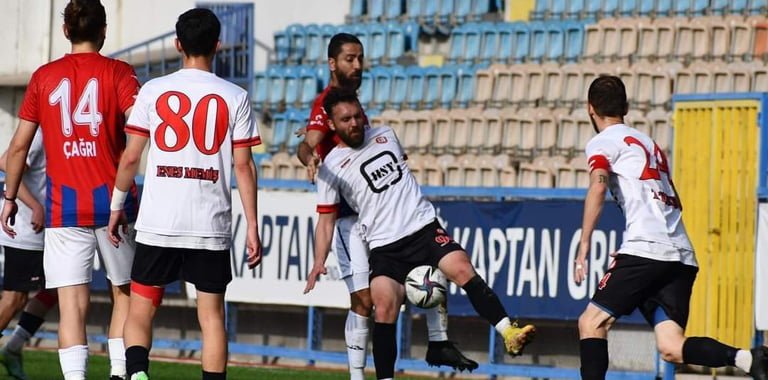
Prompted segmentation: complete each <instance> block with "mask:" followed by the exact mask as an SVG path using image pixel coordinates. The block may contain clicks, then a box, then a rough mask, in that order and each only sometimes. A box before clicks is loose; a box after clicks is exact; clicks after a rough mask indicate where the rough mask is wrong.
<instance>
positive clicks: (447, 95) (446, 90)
mask: <svg viewBox="0 0 768 380" xmlns="http://www.w3.org/2000/svg"><path fill="white" fill-rule="evenodd" d="M456 71H457V70H456V68H455V67H451V66H448V67H443V68H442V69H441V70H440V106H441V107H443V108H450V107H451V104H452V103H453V100H454V99H455V98H456ZM428 78H429V76H428ZM427 83H429V79H427Z"/></svg>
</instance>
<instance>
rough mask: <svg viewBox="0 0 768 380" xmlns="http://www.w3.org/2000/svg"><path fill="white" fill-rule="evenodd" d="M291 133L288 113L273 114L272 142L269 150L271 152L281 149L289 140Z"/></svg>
mask: <svg viewBox="0 0 768 380" xmlns="http://www.w3.org/2000/svg"><path fill="white" fill-rule="evenodd" d="M289 133H290V130H289V126H288V115H287V113H276V114H273V115H272V143H271V144H269V148H267V150H268V151H269V152H271V153H274V152H277V151H280V149H282V148H283V146H285V144H286V142H287V141H288V134H289Z"/></svg>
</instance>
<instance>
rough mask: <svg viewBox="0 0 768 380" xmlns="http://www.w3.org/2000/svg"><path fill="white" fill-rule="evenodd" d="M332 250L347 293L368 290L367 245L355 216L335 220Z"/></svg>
mask: <svg viewBox="0 0 768 380" xmlns="http://www.w3.org/2000/svg"><path fill="white" fill-rule="evenodd" d="M332 249H333V251H334V252H335V253H336V260H338V262H339V270H340V271H341V278H343V279H344V282H345V283H346V284H347V289H349V292H350V293H354V292H357V291H359V290H363V289H368V284H369V278H368V275H369V273H370V267H369V266H368V244H366V243H365V242H364V241H363V238H362V236H360V231H359V230H358V226H357V216H356V215H353V216H346V217H343V218H339V219H337V220H336V227H335V231H334V233H333V247H332Z"/></svg>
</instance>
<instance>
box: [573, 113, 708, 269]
mask: <svg viewBox="0 0 768 380" xmlns="http://www.w3.org/2000/svg"><path fill="white" fill-rule="evenodd" d="M586 154H587V158H588V160H589V166H590V171H592V170H595V169H598V168H600V169H606V170H607V171H608V172H609V173H610V178H609V181H608V187H609V188H610V190H611V193H612V194H613V197H614V198H615V199H616V201H617V202H618V204H619V206H620V207H621V209H622V211H623V212H624V216H625V218H626V231H625V232H624V242H623V243H622V245H621V248H619V250H618V252H619V253H625V254H629V255H635V256H640V257H645V258H649V259H654V260H661V261H680V262H682V263H683V264H686V265H693V266H696V265H697V263H696V257H695V254H694V251H693V247H692V245H691V242H690V240H689V239H688V234H687V233H686V231H685V226H684V225H683V217H682V204H681V202H680V199H679V198H678V195H677V192H676V191H675V187H674V185H673V183H672V178H671V176H670V170H669V163H668V161H667V158H666V155H665V154H664V152H663V151H662V150H661V149H659V147H658V145H656V143H655V142H654V141H653V139H651V138H650V137H648V136H647V135H645V134H644V133H642V132H640V131H638V130H637V129H635V128H632V127H629V126H627V125H624V124H616V125H612V126H609V127H607V128H605V129H604V130H603V131H602V132H600V133H599V134H598V135H597V136H595V137H593V138H592V139H591V140H590V141H589V143H588V144H587V148H586Z"/></svg>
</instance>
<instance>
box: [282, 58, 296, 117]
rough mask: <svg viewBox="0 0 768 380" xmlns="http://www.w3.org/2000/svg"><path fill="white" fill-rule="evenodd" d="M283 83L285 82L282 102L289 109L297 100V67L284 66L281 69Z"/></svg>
mask: <svg viewBox="0 0 768 380" xmlns="http://www.w3.org/2000/svg"><path fill="white" fill-rule="evenodd" d="M283 81H284V82H285V96H284V97H283V101H284V102H285V104H286V105H287V106H289V107H291V106H294V105H295V104H296V102H297V101H298V100H299V75H298V72H297V66H286V67H285V68H284V69H283Z"/></svg>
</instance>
